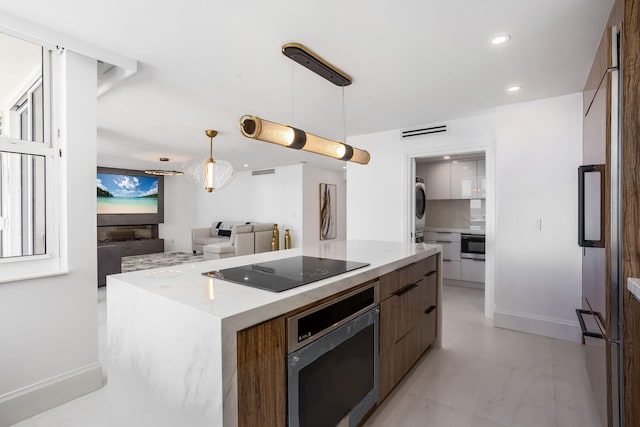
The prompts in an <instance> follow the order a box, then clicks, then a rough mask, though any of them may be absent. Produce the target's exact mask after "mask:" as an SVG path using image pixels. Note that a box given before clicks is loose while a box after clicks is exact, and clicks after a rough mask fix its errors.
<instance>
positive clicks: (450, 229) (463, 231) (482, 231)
mask: <svg viewBox="0 0 640 427" xmlns="http://www.w3.org/2000/svg"><path fill="white" fill-rule="evenodd" d="M424 231H435V232H436V233H438V232H439V233H461V234H480V235H485V234H486V231H485V229H484V228H454V227H425V228H424Z"/></svg>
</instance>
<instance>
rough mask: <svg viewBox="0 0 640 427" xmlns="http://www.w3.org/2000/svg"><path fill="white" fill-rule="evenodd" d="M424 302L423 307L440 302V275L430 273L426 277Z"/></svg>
mask: <svg viewBox="0 0 640 427" xmlns="http://www.w3.org/2000/svg"><path fill="white" fill-rule="evenodd" d="M424 287H425V290H424V298H425V301H424V304H423V308H428V307H430V306H432V305H437V304H438V275H437V273H435V272H434V273H433V274H430V275H428V276H426V277H425V278H424Z"/></svg>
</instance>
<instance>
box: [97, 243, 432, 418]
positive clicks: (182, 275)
mask: <svg viewBox="0 0 640 427" xmlns="http://www.w3.org/2000/svg"><path fill="white" fill-rule="evenodd" d="M441 250H442V246H440V245H430V244H424V243H418V244H416V243H399V242H378V241H333V242H327V243H321V244H319V245H317V246H313V247H305V248H301V249H289V250H285V251H277V252H266V253H261V254H255V255H246V256H241V257H233V258H226V259H222V260H215V261H204V262H199V263H193V264H183V265H179V266H174V267H167V268H159V269H153V270H145V271H137V272H131V273H123V274H117V275H111V276H108V278H107V300H108V304H107V318H108V322H107V340H108V348H109V358H108V363H109V364H108V372H109V390H108V395H109V399H108V412H109V418H110V422H111V423H112V424H113V425H118V426H124V427H129V426H131V427H133V426H135V427H146V426H149V427H151V426H153V427H174V426H176V425H188V426H190V427H212V426H213V427H215V426H220V427H223V426H224V427H235V426H237V424H238V410H239V408H238V395H237V393H238V384H237V377H236V372H237V365H236V363H237V341H236V338H237V332H238V331H239V330H242V329H245V328H247V327H249V326H252V325H255V324H258V323H261V322H263V321H266V320H269V319H272V318H275V317H278V316H281V315H283V314H285V313H287V312H289V311H291V310H294V309H296V308H299V307H301V306H304V305H306V304H308V303H311V302H314V301H318V300H320V299H322V298H325V297H327V296H331V295H334V294H336V293H339V292H341V291H343V290H346V289H349V288H351V287H353V286H357V285H358V284H360V283H363V282H366V281H368V280H371V279H375V278H377V277H379V276H381V275H384V274H386V273H389V272H391V271H393V270H396V269H398V268H400V267H402V266H405V265H408V264H411V263H412V262H415V261H418V260H420V259H424V258H427V257H429V256H431V255H434V254H437V253H439V252H441ZM300 255H305V256H314V257H323V258H333V259H342V260H349V261H358V262H365V263H369V264H370V265H369V266H368V267H363V268H360V269H357V270H353V271H350V272H347V273H344V274H340V275H337V276H333V277H330V278H327V279H324V280H320V281H318V282H314V283H311V284H308V285H304V286H300V287H297V288H294V289H290V290H288V291H284V292H277V293H276V292H269V291H264V290H260V289H256V288H252V287H248V286H243V285H239V284H235V283H231V282H225V281H223V280H220V279H214V278H209V277H205V276H203V275H202V273H204V272H208V271H212V270H220V269H223V268H229V267H235V266H240V265H246V264H252V263H259V262H266V261H272V260H276V259H282V258H288V257H293V256H300ZM439 268H442V266H441V265H439ZM441 285H442V282H441V281H440V282H439V284H438V286H439V287H441ZM438 304H440V302H438ZM441 313H442V311H441V310H438V316H439V317H438V318H439V320H438V322H437V324H438V325H439V326H438V328H439V330H438V338H437V341H436V343H435V344H434V345H436V346H439V345H440V339H441V334H442V330H441V324H442V322H441V320H442V317H441V316H442V314H441Z"/></svg>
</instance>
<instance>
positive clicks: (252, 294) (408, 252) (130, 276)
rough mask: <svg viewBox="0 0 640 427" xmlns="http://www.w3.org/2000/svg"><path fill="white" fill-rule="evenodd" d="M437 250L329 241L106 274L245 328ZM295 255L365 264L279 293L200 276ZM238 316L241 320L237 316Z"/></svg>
mask: <svg viewBox="0 0 640 427" xmlns="http://www.w3.org/2000/svg"><path fill="white" fill-rule="evenodd" d="M439 252H440V246H439V245H430V244H426V243H425V244H415V243H400V242H380V241H362V240H359V241H358V240H353V241H333V242H328V243H321V244H319V245H317V246H312V247H305V248H297V249H288V250H282V251H277V252H265V253H260V254H254V255H246V256H239V257H231V258H225V259H220V260H212V261H204V262H198V263H192V264H183V265H178V266H173V267H167V268H157V269H152V270H142V271H135V272H131V273H122V274H118V275H112V276H109V278H108V280H118V281H122V282H125V283H127V284H128V285H131V286H134V287H137V288H140V289H142V290H144V291H147V292H151V293H154V294H157V295H159V296H162V297H165V298H168V299H170V300H173V301H174V302H177V303H180V304H183V305H185V306H188V307H191V308H193V309H196V310H199V311H201V312H204V313H206V314H209V315H211V316H214V317H216V318H218V319H228V318H234V321H235V322H234V323H236V324H237V325H238V326H240V325H242V326H243V327H246V326H250V325H254V324H256V323H259V322H261V321H264V320H267V319H271V318H273V317H275V316H277V315H280V314H283V313H286V312H287V311H290V310H293V309H295V308H298V307H300V306H301V305H305V304H308V303H310V302H313V301H316V300H320V299H322V298H324V297H327V296H330V295H333V294H335V293H338V292H341V291H343V290H345V289H348V288H349V287H352V286H355V285H357V284H359V283H362V282H365V281H367V280H370V279H373V278H376V277H379V276H382V275H383V274H386V273H389V272H391V271H393V270H396V269H397V268H399V267H402V266H403V265H407V264H410V263H412V262H414V261H417V260H419V259H422V258H426V257H428V256H431V255H433V254H436V253H439ZM299 255H304V256H312V257H322V258H334V259H341V260H348V261H357V262H365V263H369V264H370V265H369V266H368V267H364V268H360V269H357V270H353V271H350V272H347V273H344V274H340V275H337V276H333V277H330V278H327V279H324V280H320V281H318V282H314V283H311V284H308V285H304V286H300V287H298V288H294V289H290V290H288V291H284V292H270V291H264V290H260V289H257V288H252V287H249V286H243V285H239V284H236V283H231V282H227V281H223V280H220V279H213V278H209V277H205V276H203V275H202V273H204V272H208V271H213V270H220V269H223V268H230V267H236V266H241V265H246V264H253V263H259V262H266V261H272V260H276V259H282V258H288V257H294V256H299ZM107 283H108V282H107ZM251 313H253V314H251ZM243 314H244V316H243V317H246V320H243V319H241V318H240V316H241V315H243Z"/></svg>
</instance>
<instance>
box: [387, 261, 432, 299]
mask: <svg viewBox="0 0 640 427" xmlns="http://www.w3.org/2000/svg"><path fill="white" fill-rule="evenodd" d="M424 274H425V272H424V265H423V264H422V263H421V262H414V263H413V264H409V265H405V266H404V267H400V268H399V269H397V270H395V271H392V272H391V273H389V274H385V275H384V276H382V277H380V286H379V292H380V301H384V300H385V299H387V298H389V297H390V296H391V295H393V294H395V293H396V292H398V291H399V290H401V289H404V288H406V287H407V286H409V285H412V284H414V283H416V282H419V281H420V280H421V279H422V277H423V276H424Z"/></svg>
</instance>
